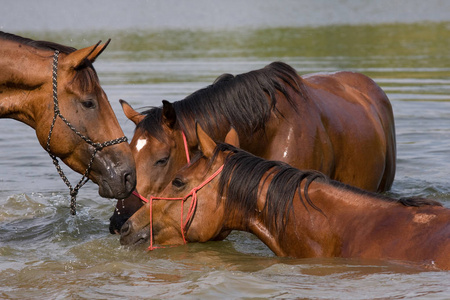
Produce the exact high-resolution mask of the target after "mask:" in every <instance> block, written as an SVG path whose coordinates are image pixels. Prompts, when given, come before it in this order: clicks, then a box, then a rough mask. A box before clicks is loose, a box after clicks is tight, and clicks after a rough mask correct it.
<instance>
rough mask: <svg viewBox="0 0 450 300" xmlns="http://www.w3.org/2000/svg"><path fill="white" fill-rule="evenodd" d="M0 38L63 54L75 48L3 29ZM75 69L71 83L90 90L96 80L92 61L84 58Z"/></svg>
mask: <svg viewBox="0 0 450 300" xmlns="http://www.w3.org/2000/svg"><path fill="white" fill-rule="evenodd" d="M0 39H3V40H7V41H12V42H16V43H19V44H21V45H26V46H30V47H33V48H35V49H41V50H50V51H56V50H58V51H59V52H61V53H64V54H70V53H72V52H74V51H76V50H77V49H76V48H73V47H69V46H65V45H61V44H58V43H54V42H48V41H35V40H32V39H29V38H24V37H21V36H18V35H14V34H11V33H7V32H3V31H0ZM77 71H78V72H76V73H75V76H74V78H73V80H72V83H78V84H79V85H80V88H81V89H82V90H84V91H90V90H92V89H93V88H94V86H93V82H98V75H97V72H96V71H95V69H94V66H93V65H92V63H91V62H90V61H89V60H88V59H85V61H84V63H83V64H82V65H81V67H79V68H78V69H77Z"/></svg>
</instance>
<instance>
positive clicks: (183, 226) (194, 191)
mask: <svg viewBox="0 0 450 300" xmlns="http://www.w3.org/2000/svg"><path fill="white" fill-rule="evenodd" d="M183 142H184V149H185V151H186V159H187V162H188V163H190V158H189V149H188V144H187V140H186V135H185V134H184V132H183ZM223 166H224V165H222V166H221V167H220V168H219V169H218V170H217V171H216V172H214V174H212V175H211V176H210V177H208V178H207V179H206V180H205V181H203V182H202V183H201V184H200V185H199V186H197V187H194V188H193V189H192V190H191V191H190V192H189V194H187V195H186V196H184V197H178V198H166V197H155V196H150V198H149V199H147V198H145V197H144V196H142V195H141V194H139V193H138V192H137V191H136V190H135V191H133V195H135V196H136V197H138V198H139V199H141V200H142V201H144V202H146V203H149V204H150V246H149V247H148V248H147V249H148V250H149V251H152V250H154V249H159V248H165V247H153V200H166V201H181V218H180V227H181V236H182V237H183V243H184V244H186V243H187V241H186V233H187V232H186V231H187V230H186V225H187V224H188V223H189V221H190V220H191V219H192V218H193V217H194V212H195V209H196V207H197V191H198V190H200V189H201V188H203V187H204V186H205V185H207V184H208V183H209V182H211V181H212V180H213V179H214V178H216V176H217V175H219V174H220V173H221V172H222V170H223ZM189 197H192V200H191V204H190V205H189V211H188V214H187V217H186V221H185V222H184V223H183V204H184V202H185V201H186V200H187V199H188V198H189Z"/></svg>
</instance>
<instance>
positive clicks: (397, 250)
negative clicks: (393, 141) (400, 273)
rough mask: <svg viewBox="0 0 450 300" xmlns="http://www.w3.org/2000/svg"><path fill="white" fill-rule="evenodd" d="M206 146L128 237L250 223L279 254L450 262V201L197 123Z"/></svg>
mask: <svg viewBox="0 0 450 300" xmlns="http://www.w3.org/2000/svg"><path fill="white" fill-rule="evenodd" d="M198 140H199V144H200V148H201V150H202V153H200V154H197V155H196V156H195V157H194V158H193V159H192V161H191V163H190V164H189V165H187V166H185V167H184V168H182V169H181V170H180V171H178V172H177V173H176V174H175V176H174V178H173V179H172V181H171V183H170V184H169V185H168V186H167V187H166V188H165V189H164V191H163V192H161V196H160V197H150V200H149V202H148V203H147V204H145V205H144V206H143V207H142V208H141V209H140V210H139V211H138V212H136V213H135V214H134V215H133V216H132V217H131V218H130V219H129V220H128V221H127V222H126V223H125V224H124V226H123V227H122V232H121V239H120V241H121V243H122V244H123V245H136V244H141V243H143V242H149V241H150V242H151V249H154V248H157V247H156V246H153V245H154V244H157V245H160V246H161V245H181V244H184V243H187V242H189V243H191V242H206V241H210V240H214V239H217V237H218V236H220V235H223V234H224V233H225V234H226V233H227V232H229V231H230V230H242V231H248V232H251V233H253V234H254V235H256V236H257V237H258V238H259V239H260V240H261V241H263V242H264V243H265V244H266V245H267V246H268V247H269V248H270V249H271V250H272V251H273V252H274V253H275V254H276V255H278V256H288V257H297V258H311V257H344V258H362V259H379V260H389V261H397V262H400V263H407V264H412V265H417V266H424V267H426V268H432V269H447V270H449V269H450V256H449V255H448V254H449V253H450V209H448V208H444V207H442V205H441V204H440V203H438V202H436V201H433V200H429V199H422V198H401V199H392V198H388V197H384V196H381V195H379V194H375V193H370V192H367V191H363V190H360V189H358V188H355V187H351V186H348V185H344V184H342V183H340V182H337V181H334V180H331V179H329V178H328V177H326V176H325V175H323V174H322V173H319V172H317V171H301V170H298V169H295V168H293V167H291V166H289V165H287V164H284V163H282V162H278V161H268V160H264V159H262V158H259V157H256V156H254V155H251V154H249V153H248V152H245V151H243V150H240V149H238V148H236V147H235V146H239V139H238V138H237V134H236V132H235V131H234V130H232V131H230V134H229V135H228V137H227V138H226V142H228V143H231V144H232V145H234V146H232V145H229V144H219V145H216V143H215V142H214V141H213V140H212V139H211V138H210V137H209V136H208V135H207V134H206V133H205V132H204V131H203V130H201V128H199V130H198Z"/></svg>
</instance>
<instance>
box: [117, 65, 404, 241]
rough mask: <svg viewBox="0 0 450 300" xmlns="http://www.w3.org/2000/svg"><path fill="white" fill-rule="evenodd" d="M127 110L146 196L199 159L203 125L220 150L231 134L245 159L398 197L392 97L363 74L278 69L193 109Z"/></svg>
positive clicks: (250, 77) (246, 78) (122, 214)
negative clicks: (191, 160)
mask: <svg viewBox="0 0 450 300" xmlns="http://www.w3.org/2000/svg"><path fill="white" fill-rule="evenodd" d="M122 107H123V110H124V112H125V115H126V116H127V117H128V119H130V120H132V121H133V122H134V123H135V124H136V130H135V134H134V137H133V139H132V141H131V142H130V146H131V149H132V152H133V156H134V158H135V161H136V166H137V167H136V168H137V170H136V172H137V178H138V182H137V186H136V190H137V192H138V193H139V194H140V195H143V196H144V197H150V196H152V195H153V196H155V195H159V193H160V192H161V191H162V189H163V188H164V187H165V186H166V185H167V184H168V183H169V182H170V180H171V178H172V177H173V175H174V174H175V172H177V171H178V170H179V169H180V168H181V167H182V166H183V165H185V164H186V162H187V161H188V158H189V156H193V155H195V153H197V151H198V140H197V137H196V135H195V122H196V121H197V122H199V123H200V124H201V126H202V127H203V128H204V129H205V131H206V132H207V133H208V134H209V135H210V136H211V137H212V138H213V139H214V140H215V141H223V140H224V138H225V136H226V134H227V132H228V131H229V129H230V127H233V128H235V129H236V130H237V132H238V134H239V139H240V141H239V142H240V145H241V147H242V149H244V150H246V151H248V152H250V153H252V154H254V155H257V156H260V157H262V158H265V159H269V160H280V161H284V162H286V163H289V164H290V165H292V166H294V167H296V168H300V169H314V170H318V171H321V172H323V173H324V174H326V175H328V176H330V177H331V178H332V179H335V180H338V181H341V182H344V183H347V184H351V185H354V186H356V187H359V188H362V189H365V190H369V191H376V192H383V191H386V190H388V189H389V188H390V187H391V185H392V182H393V180H394V175H395V168H396V163H395V159H396V142H395V126H394V117H393V113H392V107H391V104H390V102H389V99H388V98H387V96H386V94H385V93H384V92H383V91H382V89H381V88H380V87H379V86H378V85H377V84H376V83H375V82H374V81H373V80H371V79H370V78H368V77H367V76H365V75H363V74H359V73H353V72H336V73H329V74H325V73H323V74H311V75H304V76H301V77H300V76H298V74H297V72H296V71H295V70H294V69H293V68H292V67H290V66H289V65H287V64H285V63H282V62H274V63H271V64H270V65H268V66H266V67H264V68H262V69H260V70H254V71H251V72H248V73H244V74H240V75H236V76H233V75H230V74H224V75H222V76H220V77H219V78H218V79H217V80H216V81H215V82H214V83H213V84H212V85H210V86H208V87H206V88H204V89H201V90H198V91H196V92H195V93H193V94H191V95H190V96H188V97H186V98H185V99H183V100H180V101H176V102H174V103H169V102H167V101H163V106H162V107H159V108H152V109H150V110H148V111H145V112H143V113H142V114H141V113H138V112H137V111H135V110H134V109H133V108H132V107H131V106H129V105H128V104H127V103H126V102H124V101H122ZM140 206H142V203H141V201H140V199H139V197H136V196H130V197H129V198H127V199H125V200H124V201H122V200H119V201H118V203H117V207H116V211H115V213H114V215H113V216H112V218H111V224H110V231H111V232H112V233H114V232H118V231H119V230H120V227H121V226H122V224H123V223H124V222H125V221H126V220H127V219H128V217H130V216H131V215H132V214H133V213H134V212H135V211H136V208H139V207H140Z"/></svg>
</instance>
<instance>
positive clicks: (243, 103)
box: [139, 62, 307, 139]
mask: <svg viewBox="0 0 450 300" xmlns="http://www.w3.org/2000/svg"><path fill="white" fill-rule="evenodd" d="M287 87H290V88H292V89H293V90H294V91H295V92H297V93H300V94H302V96H303V98H304V99H306V98H307V95H306V91H305V88H304V86H303V82H302V80H301V78H300V77H299V76H298V75H297V72H296V71H295V70H294V69H293V68H292V67H291V66H289V65H287V64H285V63H282V62H274V63H271V64H270V65H268V66H266V67H264V68H262V69H260V70H255V71H250V72H248V73H244V74H240V75H236V76H233V75H231V74H223V75H221V76H219V77H218V78H217V79H216V80H215V82H214V83H213V84H211V85H209V86H207V87H205V88H203V89H200V90H198V91H196V92H194V93H193V94H191V95H189V96H188V97H186V98H185V99H183V100H180V101H176V102H174V103H173V107H174V109H175V112H176V117H177V121H178V124H179V126H180V127H181V129H182V130H184V131H186V128H183V127H185V126H187V125H186V124H195V121H197V122H199V123H200V125H201V126H202V128H203V129H205V131H206V132H208V133H209V134H211V135H213V134H214V133H215V132H218V131H219V126H225V125H224V124H229V125H230V126H232V127H234V128H235V129H236V130H237V132H238V133H239V134H240V135H242V136H251V135H252V134H254V133H255V132H257V131H259V130H264V128H265V124H266V122H267V120H268V119H269V118H270V116H271V113H272V111H273V110H275V111H277V110H276V103H277V94H279V93H281V94H282V95H284V97H285V98H286V99H287V101H288V102H289V103H290V104H291V105H292V107H293V109H296V105H295V103H294V102H295V101H294V99H292V98H291V97H290V95H289V92H288V89H287ZM161 112H162V110H161V108H152V109H150V110H147V111H145V112H143V114H145V115H147V116H146V119H147V118H148V120H145V119H144V120H143V121H142V122H141V123H142V124H139V127H140V128H143V129H145V130H147V131H148V132H149V133H150V134H151V135H154V136H155V137H156V138H158V139H159V138H161V136H160V135H159V134H158V129H156V128H154V126H155V125H151V123H152V122H154V121H155V119H156V118H158V117H157V115H160V114H161ZM158 121H159V122H160V121H161V118H160V117H159V120H158ZM149 126H153V128H151V129H152V131H150V129H149V128H148V127H149ZM155 129H156V131H155Z"/></svg>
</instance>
